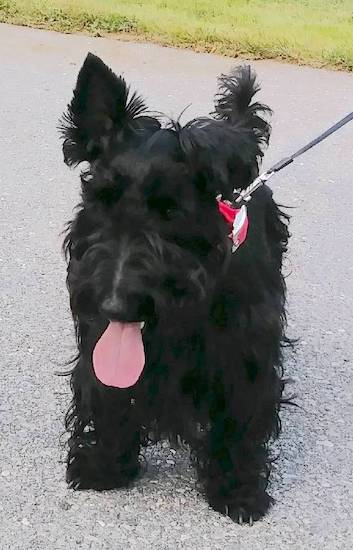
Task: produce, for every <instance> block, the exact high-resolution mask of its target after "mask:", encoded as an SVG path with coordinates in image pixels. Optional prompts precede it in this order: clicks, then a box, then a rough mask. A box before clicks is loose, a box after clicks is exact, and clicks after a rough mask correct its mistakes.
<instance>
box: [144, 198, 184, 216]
mask: <svg viewBox="0 0 353 550" xmlns="http://www.w3.org/2000/svg"><path fill="white" fill-rule="evenodd" d="M148 207H149V209H150V210H154V211H155V212H158V214H159V215H160V216H161V217H162V218H163V219H166V220H169V219H171V218H173V217H174V216H175V215H176V214H177V213H178V205H177V203H176V202H175V200H174V199H172V198H170V197H155V198H150V199H149V201H148Z"/></svg>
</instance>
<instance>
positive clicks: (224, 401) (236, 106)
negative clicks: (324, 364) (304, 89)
mask: <svg viewBox="0 0 353 550" xmlns="http://www.w3.org/2000/svg"><path fill="white" fill-rule="evenodd" d="M256 91H257V85H256V83H255V77H254V75H253V74H252V72H251V71H250V68H249V67H242V68H239V69H236V70H235V71H234V72H233V73H232V74H231V75H230V76H223V77H221V79H220V92H219V95H218V96H217V98H216V103H215V112H214V113H213V114H212V116H210V117H208V118H206V117H205V118H200V119H196V120H193V121H192V122H190V123H188V124H187V125H186V126H184V127H181V126H180V125H179V123H174V124H170V125H169V126H167V127H164V128H163V127H162V126H161V124H160V122H159V121H158V120H157V118H154V117H151V116H147V114H146V111H145V106H144V104H143V101H142V100H141V98H139V97H138V96H137V95H136V94H130V93H129V89H128V88H127V86H126V84H125V81H124V80H123V79H122V78H117V77H116V76H115V75H114V74H113V73H112V72H111V71H110V70H109V69H108V68H107V67H106V66H105V65H104V64H103V63H102V61H101V60H100V59H98V58H97V57H95V56H93V55H89V56H88V57H87V59H86V61H85V63H84V66H83V67H82V69H81V71H80V74H79V77H78V82H77V87H76V89H75V91H74V97H73V100H72V102H71V104H70V105H69V108H68V112H67V113H66V115H65V116H64V119H63V123H62V133H63V137H64V145H63V150H64V156H65V161H66V163H67V164H69V165H77V164H79V163H81V162H82V161H87V162H88V167H87V168H86V170H84V171H83V172H82V175H81V182H82V202H81V203H80V205H79V206H78V210H77V213H76V215H75V218H74V219H73V221H71V222H70V223H69V224H68V232H67V236H66V239H65V243H64V246H65V251H66V254H67V258H68V277H67V282H68V288H69V292H70V303H71V309H72V314H73V319H74V323H75V327H76V334H77V343H78V357H77V361H76V364H75V366H74V369H73V372H72V378H71V385H72V390H73V401H72V404H71V407H70V409H69V411H68V413H67V416H66V427H67V430H68V431H69V432H70V439H69V454H68V461H67V480H68V482H69V483H70V484H71V485H72V486H73V487H74V488H76V489H89V488H92V489H97V490H102V489H112V488H115V487H125V486H127V485H128V484H129V483H130V482H131V481H132V480H133V479H134V478H135V477H136V476H137V474H138V472H139V469H140V461H139V454H140V448H141V445H146V444H147V443H149V442H150V441H151V440H158V439H160V438H162V437H169V438H171V439H172V440H173V441H174V442H175V441H179V442H180V441H183V442H186V443H187V444H188V445H189V447H190V449H191V458H192V460H193V462H194V464H195V467H196V470H197V474H198V478H199V480H200V481H201V482H202V485H203V487H204V493H205V496H206V498H207V500H208V502H209V503H210V505H211V506H212V507H213V508H214V509H215V510H217V511H219V512H221V513H225V514H228V515H229V516H230V517H232V518H233V519H234V520H236V521H248V522H252V521H253V520H256V519H258V518H260V517H262V516H263V515H264V514H265V513H266V511H267V509H268V507H269V506H270V504H271V502H272V499H271V497H270V496H269V495H268V494H267V492H266V487H267V483H268V476H269V473H270V464H271V460H270V457H269V450H268V441H269V439H270V438H273V437H276V436H277V435H278V432H279V428H280V422H279V417H278V413H279V409H280V403H281V395H282V390H283V382H282V380H281V373H282V364H281V358H282V356H281V344H282V342H283V340H284V325H285V309H284V308H285V284H284V280H283V276H282V274H281V268H282V255H283V253H284V251H285V250H286V246H287V239H288V230H287V217H286V216H285V215H284V214H283V213H281V212H280V210H279V209H278V207H277V205H276V204H275V202H274V201H273V199H272V194H271V192H270V190H269V189H268V188H267V187H263V188H262V189H260V190H258V191H257V192H256V193H255V195H254V197H253V199H252V201H251V202H250V204H249V206H248V213H249V221H250V226H249V233H248V238H247V240H246V242H245V244H243V245H242V246H241V247H240V248H239V249H238V250H237V251H236V253H235V254H232V253H231V241H230V239H229V237H228V234H229V228H228V226H227V224H226V223H225V221H224V219H223V218H222V217H221V215H220V214H219V212H218V208H217V201H216V196H217V195H218V194H219V193H222V195H223V198H225V199H231V198H232V190H233V188H234V187H235V188H244V187H246V186H247V185H248V184H249V183H250V181H251V180H252V179H253V178H254V177H255V176H256V174H257V173H258V163H259V161H260V159H261V157H262V147H263V146H264V145H266V143H267V141H268V138H269V133H270V128H269V125H268V123H267V122H266V121H265V119H264V118H262V115H263V114H266V113H267V111H269V109H268V108H267V107H265V106H264V105H261V104H259V103H252V99H253V96H254V94H255V93H256ZM108 319H116V320H120V321H142V320H144V321H146V327H145V330H144V336H143V338H144V345H145V351H146V366H145V368H144V371H143V374H142V377H141V378H140V380H139V381H138V383H137V384H136V385H135V386H133V387H131V388H128V389H115V388H111V387H107V386H104V385H103V384H102V383H100V382H99V381H98V380H97V379H96V377H95V375H94V372H93V369H92V351H93V349H94V346H95V344H96V342H97V340H98V339H99V337H100V335H101V334H102V333H103V331H104V330H105V328H106V326H107V322H108Z"/></svg>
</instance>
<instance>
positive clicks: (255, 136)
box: [180, 66, 271, 196]
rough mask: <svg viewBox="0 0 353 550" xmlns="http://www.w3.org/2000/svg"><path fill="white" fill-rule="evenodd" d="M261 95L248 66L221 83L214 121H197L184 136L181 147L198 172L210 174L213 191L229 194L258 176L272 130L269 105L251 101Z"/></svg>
mask: <svg viewBox="0 0 353 550" xmlns="http://www.w3.org/2000/svg"><path fill="white" fill-rule="evenodd" d="M258 91H259V86H258V85H257V83H256V76H255V74H254V73H253V72H252V71H251V69H250V67H249V66H243V67H237V68H236V69H234V70H233V71H232V73H231V74H230V75H222V76H221V77H220V79H219V93H218V95H217V96H216V101H215V111H214V113H212V118H211V117H204V118H198V119H195V120H192V121H191V122H189V123H188V124H187V125H186V126H185V127H184V128H183V129H182V130H181V132H180V142H181V146H182V148H183V150H184V152H185V153H186V155H187V156H188V157H189V158H190V159H191V162H193V163H194V164H195V165H196V169H197V170H198V171H199V172H201V173H202V172H204V173H206V174H207V178H203V181H207V182H208V184H209V185H211V186H213V189H209V191H210V192H213V193H216V194H218V193H223V194H225V195H226V196H227V195H230V194H231V192H232V190H233V187H234V186H235V187H237V188H244V187H246V186H248V185H249V183H251V181H252V180H253V179H254V178H255V177H256V176H257V174H258V169H259V162H260V161H261V158H262V156H263V149H264V147H265V146H266V145H267V144H268V140H269V137H270V131H271V127H270V124H269V123H268V121H267V120H266V119H265V118H263V116H261V115H267V114H270V113H271V110H270V109H269V107H267V106H266V105H263V104H261V103H258V102H254V103H252V99H253V96H254V95H255V94H256V93H257V92H258Z"/></svg>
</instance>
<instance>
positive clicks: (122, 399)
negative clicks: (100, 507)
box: [66, 346, 140, 490]
mask: <svg viewBox="0 0 353 550" xmlns="http://www.w3.org/2000/svg"><path fill="white" fill-rule="evenodd" d="M83 347H84V346H83ZM88 355H89V354H88ZM71 387H72V390H73V400H72V403H71V406H70V409H69V411H68V413H67V415H66V428H67V430H68V432H69V433H70V438H69V442H68V444H69V452H68V457H67V482H68V483H69V484H70V485H71V486H72V487H73V488H75V489H96V490H104V489H113V488H117V487H124V486H127V485H128V484H129V483H130V482H131V481H132V480H133V479H134V478H135V477H136V475H137V474H138V472H139V459H138V457H139V451H140V433H139V426H138V423H137V421H136V418H135V415H134V410H133V401H132V398H131V395H130V391H129V390H120V389H116V388H111V387H107V386H104V385H103V384H101V383H100V382H99V381H98V380H97V379H96V378H95V375H94V372H93V369H92V361H91V359H88V358H85V357H84V355H83V354H81V356H80V358H79V360H78V362H77V364H76V366H75V368H74V370H73V373H72V378H71Z"/></svg>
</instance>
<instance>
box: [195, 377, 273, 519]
mask: <svg viewBox="0 0 353 550" xmlns="http://www.w3.org/2000/svg"><path fill="white" fill-rule="evenodd" d="M244 370H245V369H244ZM214 391H215V393H214V395H213V403H212V407H211V411H210V418H211V422H210V426H209V431H208V435H207V437H206V438H205V440H204V442H203V444H202V445H200V446H199V448H198V450H196V455H197V469H198V475H199V478H200V480H201V481H202V482H203V486H204V489H205V493H206V497H207V500H208V501H209V503H210V505H211V506H212V507H213V508H214V509H215V510H217V511H218V512H221V513H223V514H225V515H228V516H230V517H231V518H232V519H233V520H235V521H237V522H239V523H243V522H244V523H250V524H252V522H253V521H256V520H258V519H260V518H261V517H262V516H264V515H265V513H266V512H267V510H268V508H269V507H270V505H271V503H272V502H273V499H272V498H271V497H270V496H269V495H268V494H267V492H266V487H267V483H268V476H269V473H270V459H269V454H268V448H267V443H268V439H269V437H270V436H271V435H275V434H276V431H277V430H278V425H279V422H278V414H277V413H278V408H279V403H280V397H281V391H282V382H281V380H280V379H279V377H278V376H277V373H276V371H275V369H274V368H272V367H271V368H270V369H269V371H267V373H266V374H265V375H264V376H259V379H258V380H256V381H250V380H248V379H247V377H246V376H245V377H239V378H238V379H237V380H233V381H230V380H228V382H226V380H224V383H222V382H219V383H217V384H215V386H214Z"/></svg>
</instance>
